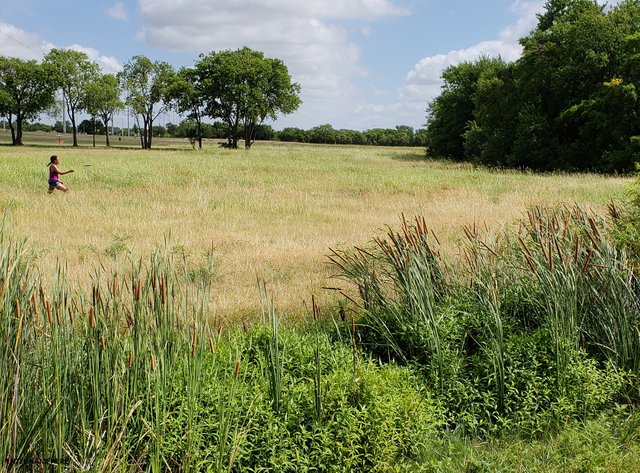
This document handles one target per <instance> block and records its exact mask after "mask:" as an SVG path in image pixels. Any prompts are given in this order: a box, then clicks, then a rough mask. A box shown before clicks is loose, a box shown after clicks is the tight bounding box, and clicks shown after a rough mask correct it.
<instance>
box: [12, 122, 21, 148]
mask: <svg viewBox="0 0 640 473" xmlns="http://www.w3.org/2000/svg"><path fill="white" fill-rule="evenodd" d="M13 144H14V145H15V146H22V117H21V116H20V115H18V116H17V117H16V137H15V139H14V140H13Z"/></svg>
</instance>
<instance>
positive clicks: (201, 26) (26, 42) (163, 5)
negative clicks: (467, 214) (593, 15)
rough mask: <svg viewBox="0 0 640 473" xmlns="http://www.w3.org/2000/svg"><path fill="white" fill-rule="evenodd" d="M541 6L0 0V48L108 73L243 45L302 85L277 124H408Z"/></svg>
mask: <svg viewBox="0 0 640 473" xmlns="http://www.w3.org/2000/svg"><path fill="white" fill-rule="evenodd" d="M610 3H611V2H610ZM614 3H615V2H614ZM543 4H544V1H543V0H450V1H436V0H306V1H304V0H138V1H134V0H122V1H112V0H93V1H91V2H87V1H82V2H81V1H77V0H57V1H56V2H51V1H44V0H19V1H12V0H0V55H4V56H14V57H22V58H27V59H41V58H42V56H43V55H44V54H46V53H47V51H48V50H49V49H50V48H52V47H57V48H73V49H79V50H82V51H85V52H86V53H87V54H88V55H89V56H90V57H91V58H92V59H93V60H95V61H96V62H98V64H100V65H101V67H102V68H103V70H104V71H105V72H115V71H117V70H119V69H120V68H121V66H122V64H124V63H126V62H127V61H129V60H130V59H131V57H132V56H134V55H138V54H143V55H146V56H148V57H150V58H151V59H154V60H164V61H167V62H169V63H170V64H172V65H173V66H174V67H176V68H178V67H180V66H191V65H193V64H194V62H195V61H196V60H197V58H198V54H200V53H208V52H210V51H217V50H221V49H236V48H239V47H242V46H245V45H246V46H249V47H251V48H254V49H257V50H260V51H263V52H264V53H265V54H266V55H267V56H269V57H277V58H280V59H282V60H283V61H284V62H285V64H287V66H288V67H289V71H290V73H291V75H292V76H293V79H294V80H295V81H296V82H298V83H299V84H300V85H301V87H302V100H303V104H302V106H301V107H300V109H299V110H298V111H296V112H295V113H293V114H291V115H289V116H286V117H281V118H280V119H278V121H277V122H276V123H275V124H274V126H275V128H277V129H281V128H283V127H285V126H298V127H301V128H305V129H308V128H311V127H313V126H316V125H320V124H324V123H330V124H332V125H333V126H334V127H336V128H350V129H356V130H365V129H370V128H374V127H394V126H396V125H410V126H413V127H415V128H418V127H420V126H422V125H423V124H424V122H425V109H426V106H427V103H428V101H429V100H430V99H431V98H433V97H434V96H435V95H437V94H438V91H439V90H440V86H441V80H440V73H441V72H442V69H443V68H445V67H447V66H449V65H452V64H456V63H459V62H462V61H465V60H473V59H474V58H476V57H478V56H479V55H481V54H486V55H492V56H498V55H500V56H501V57H503V58H504V59H506V60H515V59H517V57H518V56H519V54H520V47H519V45H518V43H517V40H518V38H520V37H522V36H524V35H526V34H527V33H528V32H529V31H530V30H531V29H532V28H533V27H534V26H535V24H536V16H535V15H536V13H537V12H540V11H541V9H542V5H543ZM118 120H119V119H118V118H116V120H115V123H116V126H119V123H118ZM121 120H124V117H122V118H121ZM163 120H164V121H173V122H176V121H177V120H179V118H178V117H176V116H175V115H171V114H170V115H168V116H166V117H163Z"/></svg>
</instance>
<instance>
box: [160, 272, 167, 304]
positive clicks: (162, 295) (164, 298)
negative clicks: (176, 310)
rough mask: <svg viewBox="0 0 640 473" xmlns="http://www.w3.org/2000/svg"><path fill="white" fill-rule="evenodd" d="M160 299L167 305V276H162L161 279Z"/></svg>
mask: <svg viewBox="0 0 640 473" xmlns="http://www.w3.org/2000/svg"><path fill="white" fill-rule="evenodd" d="M160 301H161V303H162V305H165V304H166V302H167V283H166V278H165V276H162V278H161V279H160Z"/></svg>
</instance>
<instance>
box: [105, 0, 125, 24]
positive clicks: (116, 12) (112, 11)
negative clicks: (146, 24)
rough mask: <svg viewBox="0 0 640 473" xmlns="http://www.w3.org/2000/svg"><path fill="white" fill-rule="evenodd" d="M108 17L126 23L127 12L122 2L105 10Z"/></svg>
mask: <svg viewBox="0 0 640 473" xmlns="http://www.w3.org/2000/svg"><path fill="white" fill-rule="evenodd" d="M107 13H109V16H110V17H111V18H113V19H114V20H120V21H127V19H128V16H127V12H126V11H125V9H124V4H123V3H122V2H118V3H116V4H115V5H113V6H112V7H111V8H109V9H108V10H107Z"/></svg>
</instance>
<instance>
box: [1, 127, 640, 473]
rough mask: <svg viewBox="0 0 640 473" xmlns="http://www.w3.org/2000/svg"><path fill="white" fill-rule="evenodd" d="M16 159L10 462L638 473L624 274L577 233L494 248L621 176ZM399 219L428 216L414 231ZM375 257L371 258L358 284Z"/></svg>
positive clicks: (90, 466) (399, 163) (370, 165)
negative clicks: (56, 174)
mask: <svg viewBox="0 0 640 473" xmlns="http://www.w3.org/2000/svg"><path fill="white" fill-rule="evenodd" d="M32 139H33V143H34V146H25V147H21V148H14V147H11V146H0V180H1V181H2V182H3V184H4V186H5V192H3V194H2V196H0V211H3V212H4V213H5V215H6V217H5V219H4V230H3V231H2V232H0V242H1V243H0V309H1V313H0V339H1V340H3V343H2V344H1V347H0V372H1V373H2V374H1V375H0V460H1V461H3V462H4V461H5V460H6V459H12V458H18V459H19V458H30V459H32V460H33V459H36V460H37V459H40V458H43V457H46V458H52V459H59V460H60V464H58V465H50V466H51V468H52V469H53V470H57V471H63V470H64V469H65V468H67V469H77V470H81V469H85V470H94V471H100V470H102V471H131V470H149V471H162V470H165V471H166V470H172V469H173V470H175V469H182V470H183V471H203V470H207V469H208V470H209V471H249V470H254V471H296V472H297V471H434V472H435V471H438V472H439V471H452V472H453V471H468V472H475V471H634V470H637V469H638V468H639V467H640V451H639V449H640V441H639V437H638V435H639V433H640V422H638V420H637V419H638V415H637V413H636V411H635V408H634V405H633V403H634V402H637V399H638V390H637V374H638V370H639V369H640V368H638V366H640V363H639V362H638V360H640V357H638V356H637V355H635V354H634V353H637V350H636V346H637V337H635V333H636V331H634V327H635V326H636V325H637V323H636V322H635V320H636V319H635V318H634V317H636V314H637V313H640V311H638V310H636V309H637V307H638V305H637V303H636V302H635V299H636V296H635V292H633V285H632V284H631V282H633V281H632V279H633V278H631V280H630V278H629V277H628V276H629V273H628V272H627V270H628V269H629V268H628V267H627V266H626V264H625V262H624V258H620V255H619V254H618V253H617V252H616V251H615V249H611V248H609V247H608V246H606V245H605V241H604V240H600V239H599V238H600V236H604V233H603V234H602V235H600V236H598V235H596V234H595V231H594V230H593V228H592V227H591V225H590V223H589V221H588V219H586V220H585V219H582V220H579V219H578V220H579V221H575V222H573V223H571V222H570V224H568V226H567V227H566V228H565V227H564V226H552V227H549V226H544V224H545V222H546V223H547V224H548V223H549V221H548V220H546V217H547V216H545V215H542V214H536V215H535V218H534V219H533V223H531V226H530V227H527V226H526V225H524V226H523V227H522V232H521V237H522V238H523V241H524V244H523V243H520V242H519V240H518V239H517V237H516V236H515V235H514V234H513V233H510V232H513V231H517V229H518V223H517V220H518V219H519V218H520V217H522V216H523V215H525V213H524V212H525V211H526V209H527V208H530V207H531V206H533V205H544V206H557V205H569V206H570V205H571V204H573V203H574V202H575V203H578V204H580V206H581V207H583V208H585V209H594V210H595V211H597V212H602V210H603V208H604V206H606V204H607V203H608V202H609V201H610V199H612V198H619V197H620V196H621V195H622V194H623V192H624V189H625V187H626V185H627V183H628V182H630V180H629V179H626V178H620V177H611V176H608V177H607V176H598V175H588V174H583V175H573V174H552V175H535V174H529V173H518V172H513V171H509V172H502V171H489V170H486V169H476V168H472V167H469V166H466V165H458V164H452V163H442V162H432V161H427V160H424V159H423V154H422V150H420V149H408V148H407V149H394V148H373V147H355V146H354V147H349V146H345V147H341V146H333V147H332V146H314V145H287V144H281V143H259V144H258V145H256V147H255V148H254V149H252V150H251V151H250V152H246V151H244V150H239V151H230V150H224V149H220V148H217V147H214V146H208V147H207V148H206V149H205V150H203V151H194V150H191V149H188V146H184V147H182V146H181V145H180V143H176V142H163V141H162V140H159V141H157V142H156V144H157V145H158V147H159V148H161V149H158V150H152V151H141V150H138V149H135V147H131V148H125V147H121V148H114V149H105V148H103V147H98V148H96V149H93V148H92V147H89V146H86V143H87V142H86V140H83V141H82V144H83V146H82V147H80V148H78V149H73V148H71V147H68V146H67V141H66V140H65V145H64V146H63V147H60V148H57V147H49V146H46V145H47V143H46V141H47V140H46V138H42V136H39V137H37V138H34V137H33V136H31V135H29V136H28V139H27V140H26V141H27V143H29V142H30V140H32ZM38 139H39V140H44V142H40V143H39V144H38V143H36V141H38ZM185 142H186V140H185ZM185 144H186V143H185ZM51 154H58V155H59V156H60V158H61V161H62V163H61V167H62V168H63V169H69V168H74V169H76V171H77V172H76V173H74V174H71V175H69V176H64V177H63V180H65V182H66V183H67V184H68V185H69V187H70V188H71V189H72V191H71V193H70V194H69V195H62V194H61V193H56V194H54V195H47V193H46V177H47V175H46V165H47V163H48V161H49V159H48V158H49V156H50V155H51ZM85 164H90V166H85ZM401 214H405V215H407V216H412V215H422V216H423V217H424V220H420V221H419V222H420V228H419V229H418V230H417V233H412V232H413V230H411V229H410V228H408V227H407V226H404V227H403V226H402V225H401V224H400V222H401ZM549 215H554V214H553V213H551V214H549ZM558 215H562V214H561V213H559V214H558ZM583 216H584V215H583ZM536 222H537V223H536ZM534 223H535V225H534ZM385 225H391V227H392V228H391V229H389V230H388V231H387V230H384V227H385ZM465 225H466V226H467V229H466V231H465V229H464V226H465ZM536 225H537V226H536ZM598 225H600V223H599V222H598ZM485 226H486V228H487V229H488V230H489V231H488V232H484V231H480V230H479V229H480V228H484V227H485ZM432 231H433V232H434V233H435V234H437V236H438V237H439V240H440V244H439V245H436V244H435V243H434V242H435V241H436V239H435V237H434V235H433V233H432ZM554 232H557V234H556V233H554ZM585 232H586V233H585ZM480 234H482V238H483V240H482V241H483V242H484V244H481V243H480V238H479V235H480ZM505 235H511V236H509V237H508V238H507V237H505ZM554 235H555V236H554ZM576 235H578V236H579V237H580V238H581V243H580V249H579V251H578V257H573V259H571V260H569V259H567V258H566V255H567V254H569V252H571V255H573V254H574V252H575V250H574V246H573V245H574V241H575V238H574V237H575V236H576ZM589 235H591V237H592V238H591V237H589ZM374 236H377V237H378V240H377V241H378V247H379V249H380V251H381V252H382V259H381V260H378V261H375V262H374V266H375V267H374V268H373V270H372V271H370V272H367V271H368V270H369V269H370V268H369V267H368V266H367V264H368V263H369V262H370V261H369V260H368V256H367V255H368V253H367V252H370V251H371V250H370V249H369V246H364V245H366V244H367V242H370V241H371V238H372V237H374ZM388 237H389V238H388ZM468 237H470V238H471V240H472V241H471V243H469V242H467V243H465V244H462V242H463V241H467V238H468ZM25 238H26V239H27V241H26V243H25V242H23V241H22V240H23V239H25ZM474 245H475V246H474ZM356 246H358V247H363V250H356V249H354V247H356ZM550 247H552V249H553V251H552V252H551V251H550V250H549V248H550ZM158 248H160V250H158ZM330 248H335V249H337V253H334V256H335V255H349V254H353V253H354V252H355V254H358V255H359V257H360V258H361V259H360V260H359V261H360V263H362V265H361V266H360V267H359V269H358V271H360V272H358V271H355V272H353V273H352V274H351V276H352V280H354V277H355V280H354V282H356V283H361V291H360V293H359V295H360V296H361V297H362V300H364V301H365V302H364V303H363V304H362V306H363V307H360V308H358V307H355V306H353V305H351V303H350V302H349V301H345V300H344V299H343V298H342V297H341V296H340V295H339V294H338V293H337V292H336V291H333V290H326V291H325V290H323V289H322V288H323V287H325V286H332V287H335V286H336V285H342V283H341V282H338V281H337V280H336V279H335V278H334V277H332V276H335V274H336V273H337V272H339V269H340V268H337V267H336V266H332V265H330V264H327V263H328V261H329V259H328V256H327V255H328V254H329V253H330ZM340 249H343V250H344V251H341V250H340ZM570 250H571V251H570ZM589 250H593V252H592V254H591V256H589ZM527 251H528V253H527ZM440 252H442V253H440ZM559 253H562V257H563V259H562V261H559V259H558V258H559ZM460 254H463V255H466V257H462V258H458V256H459V255H460ZM549 255H551V256H552V258H556V259H554V260H553V261H554V263H553V266H552V265H550V261H549V259H550V256H549ZM449 257H450V258H451V260H453V262H450V260H449ZM527 257H528V258H529V259H530V261H528V260H527ZM465 258H466V259H465ZM587 258H589V262H588V263H587ZM347 259H348V258H347ZM445 260H446V261H445ZM381 261H382V262H381ZM463 261H466V263H465V264H463V265H462V266H456V264H458V263H462V262H463ZM349 262H350V263H351V262H354V261H351V260H350V261H349ZM355 262H356V263H357V262H358V261H355ZM454 263H455V264H454ZM394 265H395V267H394ZM343 266H344V265H343ZM583 267H588V270H589V271H584V270H583ZM532 268H533V269H532ZM563 268H564V269H563ZM345 269H346V266H344V267H343V268H342V270H343V271H344V270H345ZM358 278H360V279H359V280H358ZM256 281H260V283H259V284H256ZM567 284H569V285H567ZM587 286H588V290H586V291H583V288H585V287H587ZM576 288H578V289H576ZM345 291H346V292H348V294H350V297H351V298H352V299H358V296H357V295H356V294H355V292H354V293H352V292H349V289H348V288H347V287H346V286H345ZM568 296H570V297H568ZM367 297H369V298H368V299H367ZM629 308H632V309H633V310H629ZM378 309H381V310H379V311H378V312H376V310H378ZM563 316H567V318H566V319H562V317H563ZM569 316H570V317H569ZM233 317H238V318H240V319H242V320H243V322H244V323H241V324H234V323H233V320H230V319H233ZM605 317H608V318H605ZM287 319H293V320H295V321H296V322H297V323H296V324H295V325H294V324H291V323H287V322H288V320H287ZM605 320H606V321H607V322H606V324H603V321H605ZM565 322H566V324H565V325H563V323H565ZM375 324H378V327H376V326H375ZM383 324H386V326H383ZM605 325H606V326H605ZM576 332H577V333H578V335H576ZM561 350H566V351H565V352H562V351H561ZM563 353H564V355H566V357H563V356H562V355H563ZM393 360H398V361H399V363H396V362H394V361H393ZM3 466H5V468H9V466H10V464H8V463H4V465H3Z"/></svg>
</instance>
